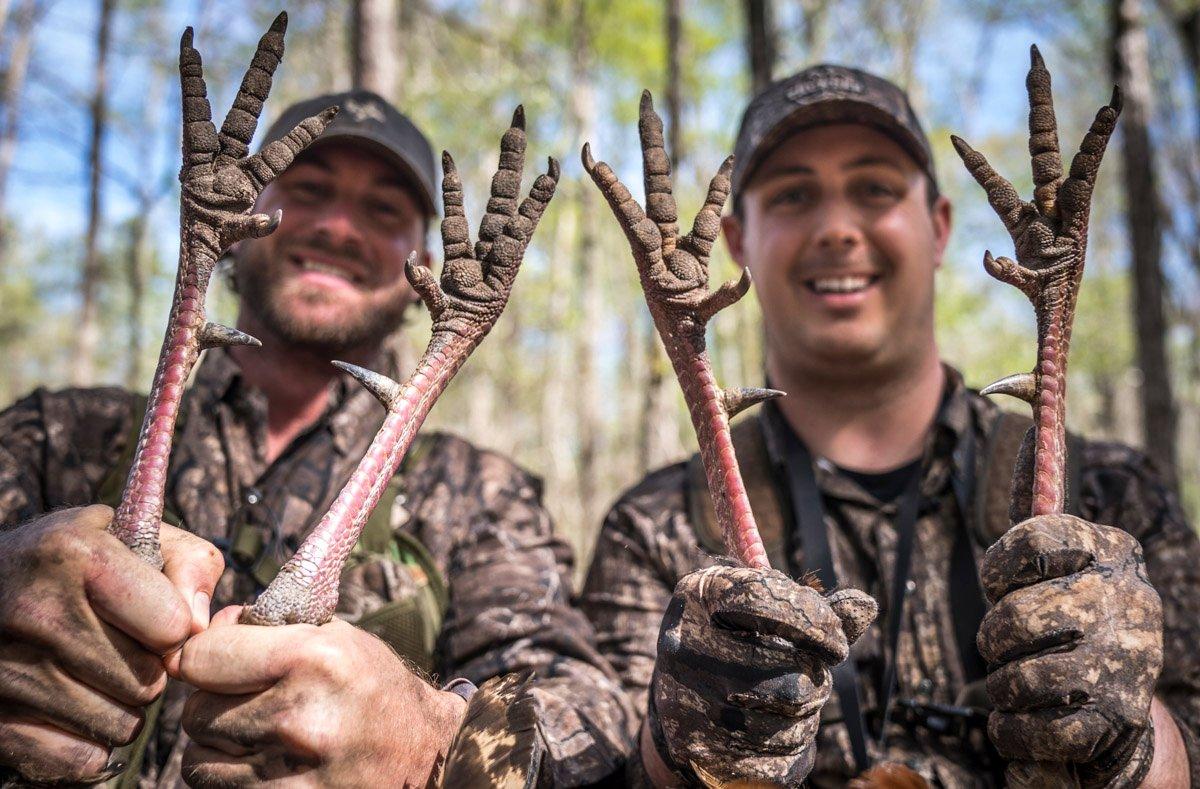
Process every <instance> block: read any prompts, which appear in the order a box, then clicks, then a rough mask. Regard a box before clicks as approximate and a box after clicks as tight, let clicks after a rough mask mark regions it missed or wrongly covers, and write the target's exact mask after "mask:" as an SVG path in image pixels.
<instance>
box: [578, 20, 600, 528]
mask: <svg viewBox="0 0 1200 789" xmlns="http://www.w3.org/2000/svg"><path fill="white" fill-rule="evenodd" d="M590 25H591V20H590V19H589V18H588V8H587V0H575V19H574V30H573V32H574V38H575V42H574V43H575V45H574V47H573V51H572V62H571V115H572V118H571V120H572V125H573V126H574V127H575V130H576V139H579V140H591V139H595V136H596V109H595V106H596V102H595V98H596V97H595V86H594V84H593V72H592V68H593V65H592V35H591V27H590ZM587 181H588V179H586V178H584V179H581V180H580V181H579V184H578V189H577V195H578V197H577V201H578V202H577V205H578V211H579V218H580V221H579V223H578V228H579V236H578V238H577V239H576V246H575V270H576V277H575V281H576V292H577V294H578V297H579V299H580V303H579V315H580V326H579V332H578V333H577V335H576V342H577V343H578V346H577V348H576V350H575V365H576V367H575V384H576V392H575V408H576V409H577V419H578V422H577V425H578V427H577V429H576V432H577V435H578V439H579V450H578V455H577V457H576V468H577V469H578V475H577V476H578V479H579V502H580V510H581V512H582V516H583V525H584V526H585V527H588V528H591V527H592V525H593V524H595V523H598V522H599V519H600V505H601V501H600V491H599V485H598V480H599V471H600V470H599V468H598V462H597V461H598V460H599V457H600V441H601V425H600V406H599V401H598V398H597V390H598V389H599V377H598V375H597V373H596V356H597V354H598V349H599V345H600V340H599V335H600V333H601V331H602V329H603V327H602V325H601V324H602V321H603V315H602V312H603V310H602V309H601V307H602V304H601V292H600V287H601V286H600V277H599V273H600V261H598V260H597V255H596V252H597V243H596V230H595V228H596V222H595V221H594V220H595V218H596V217H598V216H600V214H599V210H600V209H599V208H598V206H597V204H596V189H595V187H594V186H593V185H592V184H591V183H588V182H587Z"/></svg>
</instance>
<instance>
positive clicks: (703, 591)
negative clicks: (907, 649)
mask: <svg viewBox="0 0 1200 789" xmlns="http://www.w3.org/2000/svg"><path fill="white" fill-rule="evenodd" d="M877 612H878V607H877V605H876V603H875V601H874V600H872V599H871V598H870V597H868V596H867V595H866V594H864V593H862V592H859V591H857V590H854V589H845V590H840V591H837V592H834V593H832V594H830V595H828V596H826V595H823V594H821V593H820V592H819V591H817V590H816V589H814V588H812V587H809V586H804V585H802V584H799V583H796V582H795V581H793V580H791V579H790V578H788V577H787V576H786V575H784V574H783V573H781V572H779V571H777V570H758V569H751V568H746V567H728V566H717V567H709V568H707V569H704V570H698V571H696V572H693V573H691V574H689V575H687V576H684V578H683V579H682V580H681V581H680V582H679V585H678V586H676V587H675V594H674V596H673V597H672V598H671V602H670V604H669V605H668V606H667V613H666V615H665V616H664V618H663V625H662V630H661V631H660V635H659V640H658V662H657V664H656V666H655V672H654V679H653V681H652V684H651V694H652V697H651V708H650V717H649V726H650V732H651V734H652V736H653V739H654V744H655V746H656V747H657V751H658V755H659V756H663V757H667V758H664V761H665V762H666V763H667V764H668V765H671V764H672V763H673V767H674V768H675V769H677V770H681V771H689V770H694V771H697V772H701V771H702V772H703V773H705V774H707V775H709V776H713V777H715V778H716V779H717V780H719V781H722V782H729V781H739V780H741V781H750V782H753V781H765V782H770V783H773V784H774V783H778V784H784V785H792V784H795V783H799V782H800V781H802V780H803V779H804V777H805V776H807V775H808V773H809V771H810V770H811V769H812V766H813V762H814V760H815V758H816V753H815V749H814V748H813V741H814V738H815V737H816V733H817V725H818V723H819V722H820V712H821V708H822V707H824V706H825V702H826V701H827V700H828V699H829V694H830V692H831V689H832V676H831V674H830V669H831V668H832V667H833V666H836V665H837V664H838V663H841V662H842V661H843V660H845V659H846V656H847V655H848V654H849V649H850V644H852V643H854V641H856V640H857V639H858V637H859V636H860V635H862V633H863V631H865V630H866V628H867V626H868V625H870V624H871V622H872V621H873V620H874V619H875V615H876V613H877Z"/></svg>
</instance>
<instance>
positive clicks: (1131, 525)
mask: <svg viewBox="0 0 1200 789" xmlns="http://www.w3.org/2000/svg"><path fill="white" fill-rule="evenodd" d="M948 372H949V375H948V383H947V387H948V390H947V393H946V397H947V401H946V407H945V408H944V409H943V411H942V416H941V418H940V419H939V421H938V423H937V425H936V426H935V429H934V430H932V431H931V434H930V436H929V438H928V441H927V447H926V454H927V458H928V462H927V463H926V465H925V475H924V477H923V479H922V481H921V491H922V501H923V504H922V507H921V510H920V514H919V517H918V521H917V525H916V536H915V544H914V549H913V558H912V572H911V575H910V583H909V584H908V586H907V590H908V591H907V599H906V602H905V606H904V613H903V621H902V626H901V633H900V639H899V644H898V647H897V652H898V655H897V675H898V683H899V687H898V690H897V692H896V697H897V698H900V699H913V700H916V701H919V702H925V703H939V704H954V703H955V702H956V701H958V700H959V694H960V693H961V692H962V691H963V689H964V686H965V685H966V682H965V678H964V672H963V668H962V662H961V660H960V658H959V650H958V646H957V641H956V639H955V634H954V621H953V617H952V609H951V604H950V589H949V568H950V558H951V552H952V548H953V545H954V538H955V536H956V534H957V533H958V531H959V530H960V529H962V528H964V523H963V517H962V515H960V513H959V510H958V505H957V502H956V500H955V496H954V491H953V488H952V470H953V469H952V464H953V456H954V450H955V448H956V447H957V446H958V445H959V441H960V440H961V438H962V437H963V436H965V435H967V432H966V431H968V430H971V431H974V435H975V441H976V445H977V447H978V450H977V457H982V456H983V455H984V453H985V451H986V447H985V446H984V442H985V441H986V439H987V435H988V430H989V428H990V427H991V425H992V423H993V420H995V418H996V417H997V415H998V413H999V411H998V409H997V408H996V406H995V405H993V404H992V403H990V402H989V401H987V400H986V399H985V398H983V397H981V396H979V395H978V394H977V393H975V392H972V391H969V390H968V389H967V388H966V387H965V386H964V385H963V383H962V378H961V376H960V375H958V374H957V373H956V372H955V371H953V370H948ZM751 418H757V417H756V416H755V417H751ZM1081 454H1082V458H1081V470H1082V475H1081V476H1082V479H1081V483H1080V485H1081V491H1080V501H1081V514H1082V516H1083V517H1084V518H1085V519H1087V520H1089V521H1092V522H1095V523H1098V524H1105V525H1111V526H1115V527H1119V528H1120V529H1122V530H1124V531H1125V532H1128V533H1129V534H1130V535H1132V536H1133V537H1134V538H1135V539H1136V540H1137V541H1138V542H1140V544H1141V546H1142V550H1143V552H1144V556H1145V572H1146V575H1147V577H1148V578H1149V580H1150V582H1151V583H1152V585H1153V586H1154V588H1155V589H1156V590H1157V592H1158V593H1159V595H1160V596H1161V598H1162V616H1163V633H1162V639H1163V669H1162V673H1161V675H1160V676H1159V679H1158V683H1157V684H1156V686H1155V687H1154V692H1155V694H1156V695H1157V696H1158V697H1159V698H1160V699H1162V701H1163V702H1164V703H1165V704H1166V706H1167V707H1168V709H1169V710H1170V711H1171V713H1172V714H1173V716H1174V718H1175V721H1176V723H1178V725H1179V728H1180V730H1181V732H1182V734H1183V738H1184V742H1185V744H1186V747H1187V750H1188V756H1189V760H1190V763H1191V769H1192V776H1193V782H1194V784H1195V785H1200V652H1198V651H1197V650H1196V648H1195V645H1196V644H1198V643H1200V540H1198V539H1197V536H1196V534H1195V532H1193V530H1192V529H1191V527H1190V526H1189V525H1188V523H1187V522H1186V520H1185V518H1184V516H1183V513H1182V510H1181V508H1180V505H1179V502H1178V500H1177V499H1176V497H1175V496H1174V494H1173V493H1171V492H1170V491H1169V489H1168V487H1167V486H1166V485H1165V484H1164V482H1163V481H1162V479H1161V478H1160V476H1159V475H1158V474H1157V472H1156V471H1155V470H1154V469H1153V467H1152V465H1151V463H1150V461H1149V460H1148V459H1147V458H1146V457H1145V456H1144V455H1142V454H1140V453H1138V452H1136V451H1134V450H1132V449H1130V448H1128V447H1125V446H1121V445H1117V444H1108V443H1085V444H1084V449H1083V451H1082V453H1081ZM814 470H815V475H816V480H817V484H818V487H819V488H820V490H821V493H822V496H823V499H824V504H825V510H826V529H827V533H828V535H829V541H830V548H831V551H832V554H833V562H834V567H835V570H836V572H837V576H838V579H839V582H840V583H841V585H842V586H844V587H849V588H854V589H860V590H863V591H865V592H867V593H868V594H870V595H871V596H872V597H873V598H875V600H877V601H878V602H879V604H880V612H879V616H878V618H877V619H876V620H875V622H874V623H873V624H872V625H871V626H870V627H869V628H868V630H867V631H866V633H864V634H863V636H862V637H861V638H860V639H859V640H858V642H857V643H856V644H855V645H854V646H853V647H852V648H851V650H850V655H851V658H852V659H853V660H855V662H856V664H857V666H858V669H859V677H860V687H859V694H860V698H861V704H862V709H863V712H864V714H865V716H866V717H867V720H868V721H877V720H879V718H880V715H879V709H878V708H879V704H880V702H879V699H878V693H877V690H876V689H877V688H878V687H879V684H880V680H881V675H882V673H883V671H884V667H885V660H886V659H887V658H889V657H890V656H889V655H885V654H884V652H885V650H886V646H885V643H886V636H885V633H886V627H887V623H888V620H889V612H890V611H891V610H893V608H894V603H893V601H892V600H891V599H890V598H891V594H892V593H891V589H892V584H893V577H894V572H895V568H894V560H895V555H896V543H897V534H896V531H895V530H894V528H893V522H894V519H895V516H896V504H895V503H894V502H890V503H881V502H879V501H878V500H876V499H874V498H873V497H872V496H871V495H870V494H869V493H867V492H866V491H865V490H863V489H862V488H861V487H860V486H859V484H858V483H856V482H855V481H853V480H852V479H850V478H849V477H848V476H846V475H845V474H843V473H841V472H839V471H838V469H837V468H836V467H835V466H834V465H833V464H831V463H829V462H828V461H827V460H823V459H818V460H817V462H816V463H815V464H814ZM686 482H687V474H686V471H685V465H684V464H682V463H680V464H676V465H673V466H669V467H666V468H664V469H661V470H659V471H656V472H654V473H652V474H650V475H649V476H648V477H646V478H645V479H644V480H643V481H642V482H641V483H640V484H638V485H637V486H636V487H634V488H632V489H631V490H629V491H628V492H626V493H625V494H624V495H623V496H622V497H621V498H620V499H619V500H618V502H617V503H616V504H615V505H614V507H613V508H612V510H611V511H610V512H609V514H608V517H607V518H606V520H605V522H604V525H603V528H602V530H601V533H600V538H599V542H598V544H597V547H596V552H595V555H594V559H593V562H592V566H591V568H590V570H589V574H588V579H587V582H586V585H585V588H584V591H583V595H582V605H583V608H584V610H585V612H586V613H587V614H588V617H589V618H590V619H591V620H592V623H593V624H594V625H595V627H596V632H597V638H598V639H599V644H600V648H601V651H602V652H603V653H604V654H605V656H606V657H608V659H609V661H610V662H611V663H612V665H613V667H614V668H615V669H616V670H617V671H618V673H620V675H621V678H622V681H623V682H624V683H625V687H626V689H627V690H628V691H629V695H630V698H631V700H632V702H633V704H634V706H635V708H636V709H637V710H638V714H639V715H641V716H643V717H644V716H645V715H646V710H647V703H648V699H647V696H648V689H649V687H650V682H651V678H652V675H653V672H654V667H655V657H656V645H657V643H658V639H659V635H660V634H659V629H660V625H661V624H662V622H663V613H664V611H665V610H666V609H667V605H668V601H669V600H670V599H671V596H672V593H673V592H674V591H675V588H676V584H678V583H679V581H680V579H681V578H683V577H684V576H685V575H687V574H688V573H690V572H692V571H693V570H696V569H698V568H701V567H707V566H712V565H714V564H716V563H717V559H716V557H713V556H711V555H709V554H708V553H706V552H705V551H704V550H703V549H702V548H701V547H700V544H699V542H698V540H697V538H696V534H695V529H694V525H693V524H692V523H691V521H690V518H689V515H688V509H687V503H686V502H687V499H686V492H685V484H686ZM973 536H975V538H976V539H975V543H974V544H973V548H974V550H975V556H976V562H977V564H978V563H981V562H982V559H983V555H984V551H985V550H986V548H987V547H988V544H990V543H991V542H992V541H994V540H995V539H996V538H997V537H998V536H999V535H993V536H990V537H984V536H982V535H981V534H978V533H975V531H974V530H973ZM796 542H797V541H796V540H790V541H789V545H788V557H789V566H788V567H787V568H786V572H787V573H788V574H789V575H791V576H792V577H793V578H797V577H799V575H800V571H799V568H802V567H803V566H804V563H803V556H804V554H803V546H800V545H797V544H796ZM778 569H785V568H778ZM1131 692H1132V689H1131ZM835 698H836V697H835ZM836 708H837V705H836V702H834V701H831V702H830V703H829V705H827V707H826V713H825V714H823V716H822V724H821V727H820V729H819V731H818V734H817V754H816V764H815V767H814V769H813V771H812V773H811V774H810V775H809V779H808V780H809V784H810V785H812V786H814V787H833V786H845V785H846V783H847V782H848V781H849V780H850V779H851V778H853V777H854V775H855V771H854V767H853V764H854V762H853V756H852V752H851V747H850V740H849V736H848V734H847V729H846V726H845V725H844V724H843V723H842V722H841V718H840V714H839V713H838V712H837V709H836ZM697 725H699V724H697ZM872 756H873V757H874V758H876V759H886V760H888V761H899V762H903V763H907V764H908V765H909V766H911V767H913V768H914V769H915V770H917V771H918V772H920V773H921V774H922V775H923V776H924V777H925V778H926V780H928V781H929V782H930V783H931V785H933V786H945V787H977V786H990V785H993V784H992V781H991V779H989V778H985V777H981V776H980V774H979V770H978V768H977V767H975V765H976V764H977V761H976V758H977V756H976V754H974V753H972V749H970V748H967V747H964V746H962V745H961V744H960V742H959V741H955V740H949V739H945V738H942V737H940V736H936V735H934V734H932V733H930V732H928V731H927V730H909V729H906V728H904V727H902V726H900V725H896V724H893V725H892V726H890V727H889V730H888V738H887V752H886V753H878V752H877V749H876V752H874V753H873V754H872Z"/></svg>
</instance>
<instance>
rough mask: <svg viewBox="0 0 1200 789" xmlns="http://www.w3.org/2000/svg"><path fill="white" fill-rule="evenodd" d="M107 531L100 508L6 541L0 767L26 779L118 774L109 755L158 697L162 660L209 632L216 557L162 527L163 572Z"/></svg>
mask: <svg viewBox="0 0 1200 789" xmlns="http://www.w3.org/2000/svg"><path fill="white" fill-rule="evenodd" d="M111 520H112V510H111V509H110V508H109V507H105V506H102V505H95V506H91V507H80V508H74V509H67V510H60V511H58V512H54V513H51V514H49V515H45V516H43V517H41V518H38V519H36V520H34V521H31V522H29V523H26V524H24V525H22V526H20V527H18V528H16V529H14V530H12V531H9V532H6V533H3V534H0V677H3V682H0V765H5V766H8V767H12V768H15V769H16V770H17V771H18V772H19V773H21V774H22V775H23V776H24V777H25V778H26V779H28V780H32V781H40V782H51V781H72V782H85V783H92V782H96V781H99V780H103V779H104V778H106V777H108V776H111V775H114V774H116V773H117V772H120V770H121V769H122V768H123V766H121V765H117V764H110V763H109V760H110V757H111V750H112V748H113V747H114V746H119V745H124V744H127V743H130V742H132V741H133V739H134V738H135V737H136V736H137V734H138V730H139V729H140V728H141V726H142V722H143V719H144V714H143V711H142V708H143V707H145V706H146V705H148V704H150V703H151V702H152V701H154V699H155V698H157V697H158V695H159V693H161V692H162V690H163V687H164V686H165V684H166V675H165V672H164V656H165V655H166V656H170V655H172V653H174V652H175V650H177V649H178V648H179V646H180V644H182V643H183V641H184V639H186V638H187V637H188V636H189V635H191V634H193V633H198V632H200V631H202V630H203V629H204V628H205V627H206V626H207V624H208V611H209V600H210V599H211V597H212V592H213V588H214V587H215V586H216V583H217V580H218V579H219V578H220V576H221V571H222V569H223V567H224V562H223V561H222V559H221V554H220V552H219V551H217V549H216V548H215V547H213V545H212V544H211V543H209V542H207V541H206V540H203V539H201V538H199V537H196V536H195V535H192V534H189V533H188V532H185V531H182V530H181V529H175V528H172V527H171V526H168V525H166V524H163V525H162V527H161V539H162V553H163V559H164V561H165V564H164V566H163V569H162V572H159V571H158V570H156V569H154V568H153V567H151V566H150V565H148V564H146V563H145V562H144V561H142V560H141V559H139V558H138V557H137V556H136V555H135V554H134V553H133V552H132V551H130V550H129V548H127V547H126V546H125V545H123V544H122V543H121V542H120V540H118V539H117V538H116V537H114V536H113V535H111V534H109V533H108V532H107V531H106V528H107V527H108V524H109V523H110V522H111ZM167 659H168V660H170V658H169V657H168V658H167Z"/></svg>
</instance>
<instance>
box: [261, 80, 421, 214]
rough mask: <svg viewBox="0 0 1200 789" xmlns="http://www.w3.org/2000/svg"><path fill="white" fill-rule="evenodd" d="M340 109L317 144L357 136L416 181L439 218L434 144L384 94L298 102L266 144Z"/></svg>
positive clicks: (330, 96) (273, 126)
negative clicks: (319, 115)
mask: <svg viewBox="0 0 1200 789" xmlns="http://www.w3.org/2000/svg"><path fill="white" fill-rule="evenodd" d="M335 105H336V106H338V107H340V108H341V109H340V111H339V112H338V114H337V116H336V117H334V119H333V122H332V123H330V124H329V126H328V127H326V129H325V131H324V133H322V134H321V136H320V138H318V139H317V141H316V142H315V143H314V146H319V145H320V144H322V143H324V142H328V141H330V140H338V139H343V140H351V141H353V142H355V143H356V144H359V145H363V146H365V147H366V148H368V149H370V150H372V151H373V152H375V153H377V154H378V155H379V156H381V157H383V159H384V160H386V161H388V162H390V163H391V164H392V165H394V166H395V167H396V169H397V170H399V171H400V172H401V173H402V174H403V175H404V176H405V178H406V179H407V180H408V181H409V182H410V183H411V184H412V186H413V192H414V193H415V196H416V197H417V199H418V201H419V202H420V203H421V207H422V208H423V209H424V210H425V213H426V216H436V215H437V208H436V203H435V202H434V187H435V185H436V184H437V173H436V170H435V169H434V158H433V148H432V147H430V145H429V140H428V139H426V138H425V135H424V134H422V133H421V130H420V129H418V128H417V127H416V125H415V124H414V123H413V122H412V121H411V120H409V119H408V117H407V116H405V115H403V114H401V112H400V111H399V110H397V109H396V108H395V107H393V106H392V105H391V104H390V103H388V102H387V101H386V100H385V99H383V98H382V97H381V96H379V95H377V94H375V93H372V92H371V91H368V90H350V91H344V92H342V93H330V94H326V95H324V96H317V97H315V98H311V99H306V100H304V101H301V102H297V103H296V104H293V105H292V106H290V107H288V108H287V109H286V110H284V111H283V112H282V113H281V114H280V115H279V117H278V118H276V119H275V122H274V123H272V124H271V128H269V129H267V133H266V135H264V137H263V141H262V145H266V144H267V143H269V142H273V141H275V140H278V139H280V138H282V137H283V136H284V135H285V134H287V133H288V132H289V131H291V129H292V127H293V126H295V125H296V124H297V123H299V122H300V121H302V120H304V119H305V118H307V117H308V116H310V115H315V114H317V113H318V112H320V111H321V110H323V109H325V108H326V107H332V106H335Z"/></svg>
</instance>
